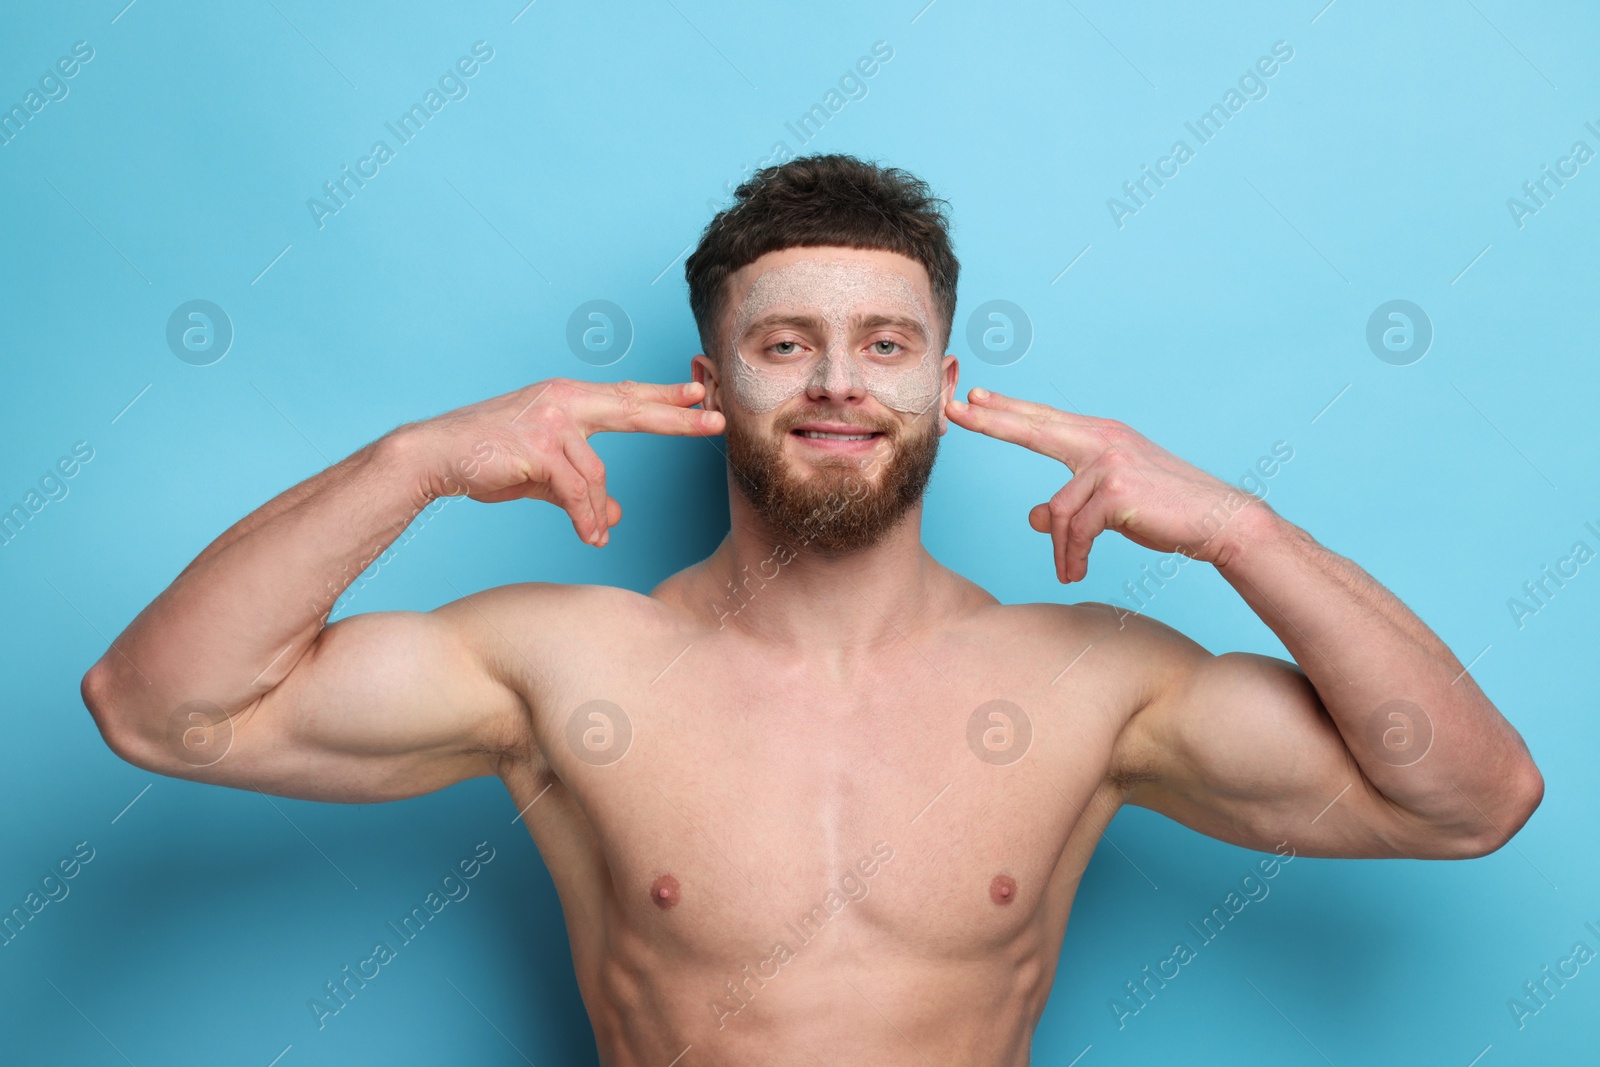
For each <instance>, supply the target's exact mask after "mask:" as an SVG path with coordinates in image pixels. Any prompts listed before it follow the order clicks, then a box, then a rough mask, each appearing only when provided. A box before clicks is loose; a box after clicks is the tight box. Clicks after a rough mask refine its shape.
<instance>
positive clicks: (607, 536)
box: [600, 530, 611, 548]
mask: <svg viewBox="0 0 1600 1067" xmlns="http://www.w3.org/2000/svg"><path fill="white" fill-rule="evenodd" d="M610 543H611V531H610V530H607V531H606V532H605V533H603V534H601V535H600V547H601V548H604V547H606V545H609V544H610Z"/></svg>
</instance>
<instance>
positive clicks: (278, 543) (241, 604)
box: [85, 433, 433, 731]
mask: <svg viewBox="0 0 1600 1067" xmlns="http://www.w3.org/2000/svg"><path fill="white" fill-rule="evenodd" d="M430 484H431V483H430V480H429V478H428V477H427V472H425V471H424V470H422V469H421V468H420V466H419V462H418V460H417V459H414V458H413V452H412V451H411V450H410V449H408V448H407V447H406V446H405V442H404V441H403V440H402V439H401V435H400V434H398V433H397V434H391V435H389V436H388V437H385V438H380V439H379V440H378V441H375V442H373V443H372V444H369V445H367V446H366V447H364V448H362V449H360V450H358V451H356V452H355V453H353V454H351V455H350V456H348V457H347V458H345V459H344V460H341V461H340V462H339V463H336V464H335V465H334V466H332V467H329V468H328V469H327V470H324V471H322V472H321V473H319V474H317V475H315V476H314V477H312V478H309V479H307V480H306V481H304V482H301V483H300V484H298V485H296V486H294V487H292V488H290V489H288V490H286V491H285V492H283V493H281V494H279V495H278V496H277V497H275V498H273V499H272V500H271V501H269V502H267V503H266V504H264V505H262V507H260V508H258V509H257V510H256V511H254V512H252V513H251V514H250V515H248V516H246V517H245V518H244V519H241V520H240V521H239V522H237V523H235V524H234V525H233V526H232V527H230V528H229V529H228V530H227V531H226V532H225V533H223V534H222V535H221V536H220V537H218V538H217V539H216V540H215V541H214V542H212V543H211V545H209V546H208V547H207V548H206V549H205V551H203V552H202V553H201V554H200V555H199V556H198V557H196V558H195V560H194V561H193V562H191V563H190V564H189V566H188V567H186V568H184V570H183V572H182V573H181V574H179V575H178V577H177V578H176V579H175V580H174V581H173V582H172V584H171V585H170V586H168V587H167V589H166V590H164V591H163V592H162V593H161V594H160V595H159V596H158V597H157V598H156V599H155V600H154V601H153V602H152V603H151V604H150V605H148V606H147V607H146V608H145V609H144V610H143V611H142V612H140V613H139V615H138V617H137V618H135V619H134V620H133V622H132V623H130V624H129V625H128V627H127V629H126V630H124V631H123V633H122V635H121V636H120V637H118V638H117V639H116V641H114V642H113V644H112V647H111V648H110V649H108V650H107V652H106V653H105V655H104V656H102V657H101V660H100V662H99V663H97V664H96V665H95V667H94V668H93V670H92V671H91V672H90V674H91V679H90V680H89V681H88V682H86V686H85V688H86V692H87V691H91V690H92V691H93V692H94V693H96V694H97V695H98V696H99V698H100V701H101V702H102V703H103V704H104V705H106V706H105V707H103V708H99V709H92V710H95V711H96V714H97V715H100V714H103V713H105V712H107V711H109V712H111V713H113V714H115V715H116V716H117V717H118V718H119V719H120V720H121V722H122V723H123V724H124V725H131V726H134V727H136V728H139V729H142V730H145V731H150V730H156V731H159V730H163V729H164V728H165V720H166V717H167V716H168V715H170V714H171V712H172V711H173V709H175V708H177V707H179V706H180V705H182V704H184V703H186V702H188V701H191V700H205V701H209V702H210V703H212V704H215V705H217V706H218V707H220V708H221V709H222V710H223V711H224V712H226V713H230V714H231V713H233V712H235V711H238V710H239V709H241V708H243V707H245V706H247V705H248V704H250V703H251V702H252V701H254V700H255V699H256V698H257V697H259V696H260V695H261V694H262V693H265V692H266V691H267V690H269V689H271V688H272V687H273V686H274V685H275V684H277V682H278V681H280V680H281V679H282V678H283V677H285V676H286V675H287V674H288V673H289V671H290V670H291V669H292V668H293V667H294V665H295V663H296V662H297V661H298V660H299V659H300V658H301V656H303V655H304V654H305V652H306V650H307V649H308V648H309V647H310V646H311V643H312V642H313V641H314V640H315V639H316V637H317V634H318V633H319V632H320V631H321V630H322V627H323V624H324V622H325V620H326V619H327V616H328V613H329V612H330V611H331V610H332V607H333V603H334V601H335V600H337V599H338V597H339V594H341V593H342V592H344V590H345V589H346V588H348V587H349V585H350V583H351V582H353V581H354V580H355V578H356V576H357V575H359V574H360V573H361V572H362V571H363V570H364V569H365V568H366V567H367V566H368V565H369V564H370V563H371V561H372V560H373V559H375V558H376V557H377V556H378V555H379V553H381V552H382V551H383V550H384V549H385V548H387V547H388V546H389V545H390V544H391V543H392V542H393V541H394V540H395V539H396V538H397V537H399V535H400V534H401V533H403V532H404V530H405V528H406V526H407V525H408V524H409V523H410V521H411V520H412V519H413V518H414V517H415V516H416V514H417V513H418V512H419V511H421V509H422V508H423V507H425V506H426V505H427V504H428V502H429V501H430V500H431V499H433V491H432V490H431V489H430V488H428V486H429V485H430Z"/></svg>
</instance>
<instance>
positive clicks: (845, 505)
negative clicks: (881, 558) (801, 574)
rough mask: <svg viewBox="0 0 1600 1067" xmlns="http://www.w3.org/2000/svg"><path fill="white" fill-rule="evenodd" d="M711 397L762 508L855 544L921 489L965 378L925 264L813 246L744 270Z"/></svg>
mask: <svg viewBox="0 0 1600 1067" xmlns="http://www.w3.org/2000/svg"><path fill="white" fill-rule="evenodd" d="M728 287H729V295H730V302H729V307H728V310H727V312H726V313H725V314H724V316H723V322H722V323H721V330H720V335H719V346H718V347H719V348H720V351H719V353H718V361H717V363H716V364H714V365H712V364H710V363H709V361H708V362H707V364H705V365H701V364H700V362H699V360H697V361H696V364H697V366H699V367H700V368H701V369H700V370H699V371H697V375H698V374H701V373H704V371H705V370H706V369H711V370H713V371H714V372H715V376H716V379H717V387H716V389H715V391H714V392H711V391H708V400H709V402H708V404H707V406H708V407H710V406H715V407H716V408H717V409H718V410H721V411H722V412H723V413H724V415H725V416H726V418H727V429H726V431H725V437H726V440H727V445H728V462H729V464H730V465H731V467H732V468H733V472H734V480H735V483H736V484H737V485H738V486H739V487H740V488H741V489H742V491H743V492H744V495H745V496H746V497H747V498H748V499H749V501H750V503H751V504H752V505H753V506H754V508H755V510H756V512H757V514H759V515H761V516H762V518H763V519H765V520H766V521H767V523H768V524H769V525H771V526H772V527H773V528H774V530H775V531H777V532H780V533H782V534H784V535H785V536H787V537H789V538H791V539H792V540H793V541H794V542H796V547H801V546H806V545H810V546H813V547H817V548H821V549H824V550H826V551H831V552H847V551H851V550H854V549H857V548H861V547H864V546H866V545H869V544H872V543H873V542H875V541H877V540H878V539H879V538H880V537H881V536H882V535H883V534H884V533H885V532H887V531H888V530H889V529H890V528H892V527H893V526H894V525H895V524H896V523H897V522H899V521H900V519H901V518H903V517H904V515H905V513H906V511H907V510H909V509H910V508H911V507H912V506H913V505H915V504H916V503H917V502H918V501H919V500H920V499H921V498H922V493H923V490H924V489H925V488H926V486H927V482H928V477H929V475H930V474H931V472H932V470H933V462H934V457H935V455H936V453H937V451H938V443H939V436H940V435H941V434H943V433H944V431H945V423H944V415H943V408H944V401H945V400H946V399H948V396H949V395H950V394H951V391H952V390H953V389H954V387H955V378H956V366H955V359H954V358H953V357H946V356H944V355H943V354H942V352H941V349H942V348H943V341H944V338H943V337H942V333H943V330H942V325H941V323H940V320H939V319H938V316H937V315H936V314H935V311H934V307H933V300H932V293H931V290H930V287H929V285H928V278H927V272H926V271H925V270H924V269H923V267H922V265H921V264H919V263H917V262H916V261H915V260H913V259H910V258H908V257H906V256H901V255H899V254H897V253H893V252H885V251H880V250H868V249H855V248H839V247H832V246H829V247H803V248H787V249H783V250H781V251H778V252H771V253H768V254H767V255H765V256H762V257H761V258H760V259H758V260H756V261H755V262H754V263H751V264H749V265H748V266H746V267H744V268H743V269H742V270H740V271H738V272H736V273H735V274H734V275H733V276H732V277H731V278H730V279H729V282H728Z"/></svg>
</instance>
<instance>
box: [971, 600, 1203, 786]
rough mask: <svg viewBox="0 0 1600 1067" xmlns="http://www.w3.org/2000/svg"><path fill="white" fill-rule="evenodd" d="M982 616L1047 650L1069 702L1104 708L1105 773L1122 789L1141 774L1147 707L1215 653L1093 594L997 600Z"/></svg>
mask: <svg viewBox="0 0 1600 1067" xmlns="http://www.w3.org/2000/svg"><path fill="white" fill-rule="evenodd" d="M989 613H990V614H991V615H992V616H993V618H992V620H990V621H987V622H986V623H983V624H982V625H984V626H986V627H987V628H988V629H989V631H990V634H989V636H993V637H998V638H1000V639H1002V640H1008V641H1017V642H1022V643H1023V647H1025V648H1027V649H1028V650H1029V652H1030V654H1032V655H1034V656H1037V657H1041V658H1048V661H1049V663H1050V664H1051V669H1052V670H1053V671H1055V672H1058V673H1056V674H1054V675H1053V676H1052V681H1051V688H1052V689H1054V690H1058V691H1060V693H1061V696H1062V698H1063V699H1064V700H1066V701H1068V702H1069V704H1072V705H1079V706H1082V705H1084V704H1092V705H1093V706H1096V707H1099V708H1102V709H1104V711H1105V712H1106V714H1108V715H1109V716H1110V722H1109V723H1108V724H1107V725H1108V727H1109V731H1110V733H1111V735H1112V736H1113V738H1114V740H1113V747H1112V754H1111V760H1110V763H1109V769H1108V773H1107V779H1108V781H1109V782H1110V783H1111V784H1112V785H1114V786H1116V787H1119V788H1121V789H1123V790H1126V789H1128V788H1131V787H1132V786H1133V785H1135V784H1137V783H1138V782H1139V781H1142V780H1143V778H1144V770H1143V769H1144V768H1145V767H1147V766H1150V765H1152V762H1153V760H1152V752H1153V747H1152V746H1154V745H1155V744H1157V740H1156V739H1155V738H1154V737H1152V736H1150V730H1149V729H1148V728H1147V727H1148V726H1149V722H1148V720H1149V719H1150V716H1149V715H1148V714H1147V711H1148V709H1150V708H1151V707H1152V706H1154V705H1156V704H1157V702H1158V698H1160V697H1162V696H1163V695H1164V694H1169V693H1171V692H1173V691H1175V690H1176V689H1177V688H1178V687H1179V686H1180V685H1181V684H1182V683H1183V682H1184V681H1185V680H1186V679H1188V678H1190V677H1191V676H1192V675H1193V673H1194V671H1195V670H1196V669H1197V668H1198V667H1200V666H1202V665H1203V664H1205V663H1206V662H1208V661H1210V660H1211V659H1213V658H1214V657H1213V656H1212V654H1211V653H1210V652H1209V651H1207V650H1206V649H1205V648H1204V647H1203V646H1201V645H1200V644H1199V643H1198V642H1196V641H1195V640H1193V639H1192V638H1190V637H1188V636H1187V635H1185V634H1184V633H1182V632H1181V631H1179V630H1177V629H1175V628H1174V627H1171V626H1168V625H1167V624H1166V623H1164V622H1161V621H1160V620H1158V619H1154V618H1151V617H1150V616H1148V615H1142V614H1139V613H1137V612H1133V611H1129V610H1128V609H1126V608H1122V607H1117V606H1115V605H1112V604H1107V603H1103V602H1100V601H1092V600H1091V601H1080V602H1078V603H1075V604H1053V603H1036V604H1003V605H996V606H995V607H993V608H992V609H990V611H989ZM1057 664H1059V666H1056V665H1057Z"/></svg>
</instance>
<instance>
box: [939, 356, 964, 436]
mask: <svg viewBox="0 0 1600 1067" xmlns="http://www.w3.org/2000/svg"><path fill="white" fill-rule="evenodd" d="M943 369H944V381H943V382H942V383H941V384H940V386H939V436H940V437H943V436H944V435H945V431H947V430H949V429H950V420H949V419H948V418H947V417H946V416H945V413H944V408H945V405H946V404H948V403H950V401H952V400H954V399H955V398H956V381H957V379H959V378H960V377H961V361H960V360H958V359H957V358H956V357H955V356H951V355H946V356H945V357H944V364H943Z"/></svg>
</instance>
